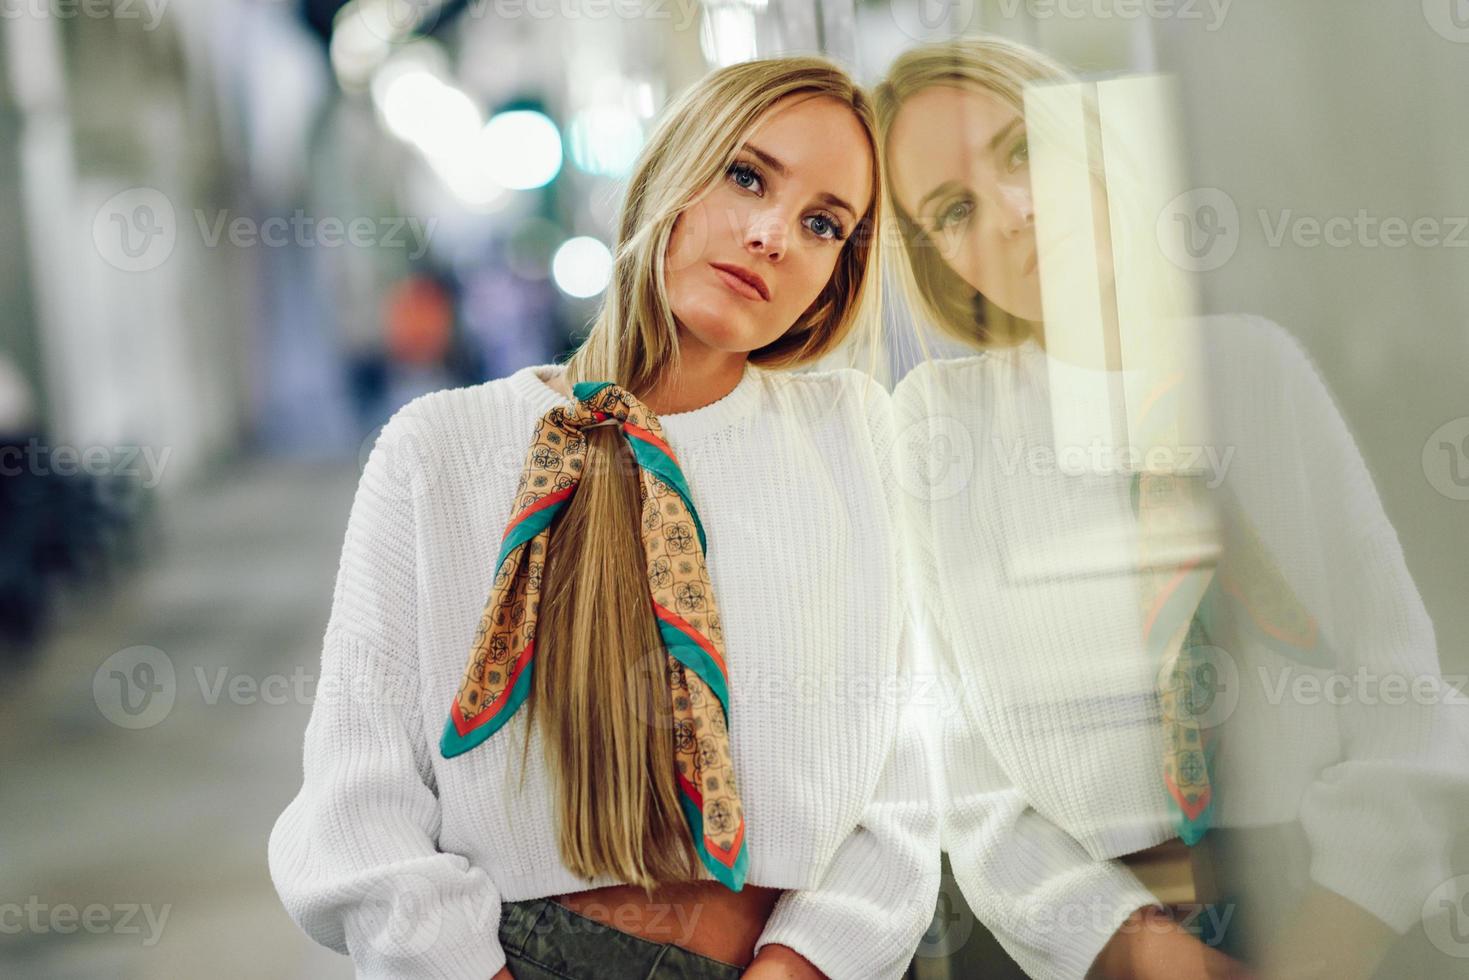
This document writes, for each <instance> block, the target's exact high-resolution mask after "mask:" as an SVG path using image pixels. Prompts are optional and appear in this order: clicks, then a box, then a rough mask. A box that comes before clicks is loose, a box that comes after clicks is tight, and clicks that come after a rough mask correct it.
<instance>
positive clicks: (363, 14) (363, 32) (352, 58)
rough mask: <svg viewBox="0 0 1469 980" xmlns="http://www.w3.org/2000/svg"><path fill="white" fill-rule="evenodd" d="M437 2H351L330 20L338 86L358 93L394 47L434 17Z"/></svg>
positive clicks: (396, 0)
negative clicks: (340, 85) (339, 84)
mask: <svg viewBox="0 0 1469 980" xmlns="http://www.w3.org/2000/svg"><path fill="white" fill-rule="evenodd" d="M442 6H443V3H442V2H441V0H351V2H349V3H347V4H345V5H344V6H343V7H342V9H341V10H338V11H337V15H336V17H334V18H333V19H332V39H331V62H332V69H333V70H334V71H335V72H336V74H337V79H338V81H340V82H341V84H342V87H343V88H345V89H350V90H354V91H356V90H360V89H361V88H362V86H363V85H365V84H367V80H368V79H369V78H371V77H372V73H373V71H375V70H376V69H377V68H378V66H379V65H381V64H382V63H383V62H385V61H386V60H387V59H388V56H389V55H391V54H392V53H393V49H394V47H395V46H396V45H399V44H401V43H402V42H404V41H406V40H408V39H409V38H411V37H412V36H413V35H414V34H415V33H417V32H419V31H421V30H425V29H426V28H427V26H428V25H431V24H432V23H433V21H434V20H436V19H437V18H438V14H439V8H440V7H442Z"/></svg>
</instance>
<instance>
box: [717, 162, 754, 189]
mask: <svg viewBox="0 0 1469 980" xmlns="http://www.w3.org/2000/svg"><path fill="white" fill-rule="evenodd" d="M725 173H726V174H728V175H729V176H730V178H731V179H732V180H734V182H735V184H736V186H739V187H743V188H744V189H745V190H750V185H749V184H741V183H740V181H739V176H738V175H740V174H747V175H749V176H750V177H753V178H754V179H755V180H759V179H760V175H759V174H758V173H756V172H755V168H754V167H748V166H746V165H745V164H743V163H732V164H730V165H729V169H728V170H727V171H725Z"/></svg>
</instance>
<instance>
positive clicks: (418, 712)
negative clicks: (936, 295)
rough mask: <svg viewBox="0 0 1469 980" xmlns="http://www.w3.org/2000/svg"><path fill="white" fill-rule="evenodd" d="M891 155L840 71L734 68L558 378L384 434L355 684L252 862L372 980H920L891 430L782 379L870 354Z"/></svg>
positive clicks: (316, 734) (654, 168)
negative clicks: (858, 347)
mask: <svg viewBox="0 0 1469 980" xmlns="http://www.w3.org/2000/svg"><path fill="white" fill-rule="evenodd" d="M875 154H876V150H875V138H874V127H873V117H872V110H871V108H870V105H869V103H868V101H867V99H866V98H865V97H864V95H863V94H862V92H861V91H860V90H859V89H857V88H856V87H855V86H854V85H853V83H852V81H851V79H850V78H849V77H848V76H847V74H845V73H844V72H843V71H842V69H840V68H839V67H838V66H836V65H835V64H833V63H831V62H829V61H827V60H825V59H822V58H817V57H798V58H781V59H772V60H762V61H752V62H747V63H744V64H739V65H735V66H732V67H727V68H723V69H720V70H718V71H715V72H713V73H712V74H710V75H708V76H707V77H705V78H704V79H703V80H701V81H700V82H699V83H697V84H696V85H694V86H693V87H692V88H690V89H689V90H688V91H686V92H685V93H684V94H683V95H682V96H681V97H680V98H679V99H678V100H677V101H676V102H675V103H674V104H673V105H672V106H670V107H669V108H668V109H667V110H666V112H665V114H664V116H663V117H662V119H661V121H660V122H659V124H658V126H657V127H656V129H655V130H654V132H653V133H652V135H651V137H650V139H649V142H648V144H647V146H646V148H645V149H644V151H643V152H642V155H641V157H640V159H639V160H638V162H637V164H636V166H635V169H634V172H633V174H632V177H631V180H630V183H629V186H628V188H627V194H626V201H625V204H624V209H623V213H622V217H621V223H620V227H619V231H618V242H617V247H616V261H615V265H614V270H613V275H612V281H611V284H610V285H609V287H608V291H607V294H606V297H605V300H604V305H603V307H602V310H601V312H600V315H599V316H598V318H597V319H596V321H595V323H594V325H593V326H592V328H591V330H590V333H589V335H588V336H587V338H586V340H585V342H584V343H583V344H582V345H581V346H580V347H579V348H578V349H577V350H576V351H575V353H574V354H572V355H571V357H570V359H569V360H568V361H567V362H566V363H565V364H552V365H537V366H531V367H526V368H523V369H521V370H520V371H517V372H516V373H514V374H513V375H511V376H510V377H508V378H504V379H501V380H497V381H493V382H489V383H486V384H481V385H477V386H472V387H467V388H460V389H452V390H444V391H439V392H434V393H431V394H428V395H425V396H422V397H420V398H417V399H415V400H414V401H413V402H411V403H410V404H408V405H407V406H405V407H404V408H403V409H401V410H400V411H399V412H398V413H397V414H395V415H394V417H393V418H392V419H391V420H390V421H389V423H388V424H387V426H386V427H385V428H384V430H383V433H382V434H381V436H380V437H379V439H378V442H377V444H376V445H375V447H374V449H373V452H372V454H371V456H370V458H369V459H368V462H367V464H366V467H365V469H364V472H363V475H362V480H361V484H360V486H359V488H358V491H357V496H356V498H355V500H354V503H353V506H352V513H351V516H350V518H349V521H348V528H347V535H346V544H345V548H344V552H343V556H342V561H341V566H340V571H339V573H338V579H337V584H336V589H335V592H334V598H333V604H332V613H331V618H330V621H329V624H328V627H327V631H326V638H325V648H324V651H323V654H322V674H323V686H324V687H325V686H326V684H325V682H326V681H327V680H330V681H332V682H333V683H332V686H333V687H334V688H335V687H337V686H339V685H340V686H342V687H347V688H350V689H351V690H352V691H356V692H359V696H351V695H350V694H349V695H347V696H343V697H333V698H329V699H328V698H318V700H317V701H316V703H315V705H314V707H313V711H312V717H311V721H310V724H309V726H308V728H307V732H306V746H305V779H304V783H303V786H302V788H301V791H300V793H299V795H298V796H297V797H296V798H295V800H294V801H293V802H292V803H291V804H290V806H289V807H288V808H287V809H286V811H285V812H284V813H283V814H282V815H281V817H280V819H279V821H278V822H277V824H276V827H275V829H274V832H273V833H272V835H271V839H270V848H269V854H270V869H271V873H272V876H273V878H274V881H275V884H276V887H277V889H278V890H279V892H280V894H281V896H282V898H283V900H284V903H285V905H286V908H287V910H288V911H289V913H290V915H291V917H292V918H293V919H294V920H295V921H296V922H297V923H299V924H300V926H301V927H302V928H303V929H305V930H306V932H308V933H309V934H310V935H311V937H312V938H314V939H315V940H316V941H317V942H319V943H321V944H323V945H326V946H328V947H330V948H332V949H335V950H337V951H338V952H343V953H348V954H350V955H351V956H352V958H353V960H354V961H355V964H356V967H357V969H358V971H359V974H360V975H363V976H381V977H390V976H391V977H409V976H421V977H428V976H454V977H465V978H471V977H473V978H489V977H497V978H505V977H511V976H513V977H516V978H519V980H526V978H541V977H573V978H593V977H596V978H608V977H628V978H633V977H637V978H642V977H670V978H671V977H681V978H687V977H708V978H733V977H739V976H744V977H766V978H772V977H818V976H830V977H836V978H855V977H862V978H868V977H896V976H899V975H901V974H902V972H903V971H904V969H905V968H906V966H907V963H908V961H909V959H910V957H911V956H912V954H913V952H914V950H915V949H916V947H917V945H918V942H919V938H920V936H921V935H922V933H923V932H924V930H925V928H926V927H927V925H928V923H929V921H930V918H931V916H932V913H933V909H934V904H935V901H936V897H937V891H938V875H939V864H938V862H939V855H938V838H937V833H938V827H937V814H936V811H935V809H934V806H933V803H932V800H931V797H930V794H929V786H928V781H929V776H930V774H931V773H930V770H929V769H928V768H927V766H926V760H925V756H924V753H923V751H922V742H921V739H920V738H919V735H918V729H917V728H916V727H915V723H914V721H913V719H912V718H911V717H910V716H909V715H908V714H907V712H906V711H903V710H900V709H901V708H902V705H901V703H900V700H901V699H900V698H898V697H896V696H894V695H893V694H892V693H891V692H892V691H893V690H894V688H895V685H894V683H893V682H895V681H896V682H901V681H902V678H903V675H904V674H905V672H906V671H907V669H908V666H909V652H908V647H909V638H908V633H907V632H906V629H905V626H904V624H905V620H904V616H903V612H904V609H905V603H904V602H903V601H902V599H901V595H902V588H903V587H902V585H901V582H900V580H899V573H900V570H901V567H902V566H901V563H900V562H899V561H898V560H897V557H896V556H897V549H898V541H897V538H896V534H895V528H894V524H895V513H894V512H895V507H896V503H895V494H894V493H893V490H892V487H891V484H890V481H889V480H888V479H887V475H888V470H887V468H886V464H887V461H888V449H889V447H890V445H891V434H892V433H891V416H890V407H891V406H890V403H889V402H888V400H887V397H886V394H885V392H883V390H882V389H881V388H880V387H879V386H878V385H877V383H876V382H875V381H873V380H871V379H870V378H869V376H868V375H867V374H865V373H863V372H859V371H857V370H855V369H853V368H837V369H826V370H814V371H806V372H795V371H794V370H793V369H795V368H798V367H800V366H803V365H808V364H810V363H811V362H814V361H816V360H817V359H818V358H820V357H822V356H823V355H825V354H827V353H829V352H831V351H833V350H834V349H835V348H837V347H838V345H841V344H842V343H843V342H844V341H848V340H854V339H861V337H862V336H863V335H864V333H865V334H866V335H867V336H869V337H870V330H871V329H872V327H871V324H872V323H873V314H874V308H873V304H874V302H875V300H876V297H875V293H876V286H877V280H876V275H875V272H874V267H875V262H876V260H877V257H876V254H875V251H874V248H875V243H876V239H875V236H874V228H875V225H876V223H877V221H878V218H879V212H880V195H879V189H880V179H881V178H880V173H879V170H878V162H877V159H876V155H875ZM552 515H554V516H552ZM363 691H365V692H367V693H366V694H361V693H360V692H363ZM884 692H887V693H884ZM522 708H523V709H524V710H520V709H522Z"/></svg>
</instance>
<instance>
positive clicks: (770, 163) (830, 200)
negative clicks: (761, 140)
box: [745, 143, 857, 219]
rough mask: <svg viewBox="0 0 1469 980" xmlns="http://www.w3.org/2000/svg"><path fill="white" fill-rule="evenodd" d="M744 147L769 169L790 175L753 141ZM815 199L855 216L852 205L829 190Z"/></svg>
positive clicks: (783, 165) (785, 175)
mask: <svg viewBox="0 0 1469 980" xmlns="http://www.w3.org/2000/svg"><path fill="white" fill-rule="evenodd" d="M745 149H747V150H749V151H750V153H751V154H752V155H754V156H755V157H756V158H757V159H759V161H760V162H761V163H763V164H765V165H766V166H767V167H769V168H770V169H771V170H774V171H775V172H776V173H777V174H779V175H780V176H782V177H788V176H790V171H789V170H788V169H787V168H786V165H785V164H783V163H781V162H780V161H779V160H777V159H776V158H775V157H773V156H771V155H770V154H769V153H767V152H766V151H764V150H762V149H760V147H758V146H756V145H755V144H754V143H746V144H745ZM816 199H817V200H818V201H820V202H821V203H823V204H830V205H831V206H832V207H837V208H843V209H845V210H846V211H847V213H849V214H850V215H851V216H852V217H853V218H854V219H855V218H856V217H857V209H856V208H854V207H852V205H850V204H848V203H847V202H846V201H843V200H842V199H841V198H839V197H837V196H836V195H835V194H833V193H832V192H831V191H822V192H821V193H820V194H817V195H816Z"/></svg>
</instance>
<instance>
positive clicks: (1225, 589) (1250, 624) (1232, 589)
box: [1132, 374, 1335, 846]
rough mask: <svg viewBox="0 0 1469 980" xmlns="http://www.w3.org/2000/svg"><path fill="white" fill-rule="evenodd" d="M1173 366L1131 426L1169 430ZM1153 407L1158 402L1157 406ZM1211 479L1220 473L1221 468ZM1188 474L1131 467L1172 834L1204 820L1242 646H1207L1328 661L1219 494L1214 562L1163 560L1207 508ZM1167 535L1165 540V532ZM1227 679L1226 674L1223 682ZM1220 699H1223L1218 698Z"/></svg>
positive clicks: (1264, 552) (1312, 624) (1305, 613)
mask: <svg viewBox="0 0 1469 980" xmlns="http://www.w3.org/2000/svg"><path fill="white" fill-rule="evenodd" d="M1182 382H1183V378H1182V375H1181V374H1174V375H1172V376H1171V377H1169V378H1167V379H1165V381H1164V382H1163V384H1162V386H1161V390H1160V391H1159V392H1158V393H1157V395H1156V396H1155V397H1153V398H1151V399H1149V401H1148V402H1147V404H1146V406H1145V408H1144V410H1143V415H1142V421H1143V422H1144V423H1151V424H1150V425H1148V424H1145V425H1144V426H1141V427H1140V429H1141V430H1142V431H1145V432H1146V433H1147V438H1155V437H1162V438H1163V439H1164V444H1167V443H1166V440H1167V438H1168V437H1169V436H1170V435H1172V436H1176V431H1175V432H1172V433H1170V431H1169V428H1168V424H1169V422H1170V421H1171V420H1172V419H1173V417H1174V415H1175V410H1174V409H1173V408H1172V407H1171V406H1169V405H1168V402H1169V400H1170V396H1176V395H1177V393H1178V391H1179V389H1180V388H1181V387H1182ZM1159 406H1164V407H1163V408H1162V409H1161V410H1159ZM1221 476H1222V474H1221ZM1206 494H1207V489H1206V487H1205V486H1204V484H1203V481H1202V479H1201V478H1200V477H1199V476H1197V475H1186V474H1173V473H1135V474H1134V475H1133V483H1132V507H1133V513H1134V514H1135V515H1136V516H1137V518H1138V531H1139V546H1140V547H1139V550H1140V566H1141V572H1142V575H1141V583H1142V588H1141V595H1140V598H1141V602H1142V611H1141V612H1142V631H1143V643H1144V647H1145V649H1146V650H1147V653H1148V654H1149V656H1150V658H1151V662H1152V663H1154V664H1156V665H1157V666H1158V674H1157V679H1158V695H1159V701H1160V706H1161V713H1162V718H1163V725H1164V732H1163V736H1164V737H1163V746H1164V748H1163V773H1162V775H1163V783H1164V786H1165V788H1166V790H1167V795H1168V802H1169V809H1170V810H1171V811H1172V814H1173V820H1174V827H1175V829H1176V830H1177V832H1178V836H1179V837H1180V838H1181V839H1182V840H1183V842H1184V843H1185V844H1188V845H1190V846H1192V845H1194V844H1196V843H1198V842H1199V841H1200V840H1201V839H1202V838H1203V837H1204V835H1205V833H1206V832H1207V831H1208V829H1209V827H1210V826H1211V825H1212V824H1213V821H1214V809H1215V807H1214V804H1215V802H1216V800H1215V795H1214V782H1215V779H1214V773H1215V765H1214V761H1215V754H1216V751H1217V748H1218V734H1219V733H1218V732H1217V731H1216V729H1217V728H1218V726H1219V725H1220V724H1221V723H1222V722H1223V721H1224V720H1225V717H1227V715H1228V713H1229V710H1230V708H1231V707H1232V705H1231V704H1230V703H1229V701H1228V700H1227V698H1228V696H1229V695H1231V694H1233V695H1234V696H1236V697H1237V696H1238V695H1237V693H1235V692H1231V691H1228V690H1227V687H1228V685H1229V684H1231V683H1238V678H1237V674H1238V672H1237V670H1236V669H1235V662H1234V658H1235V657H1236V656H1237V655H1239V654H1240V653H1242V651H1241V650H1234V651H1232V652H1231V651H1229V650H1225V649H1222V648H1220V647H1219V646H1218V644H1219V643H1221V642H1225V638H1226V637H1232V638H1233V640H1231V641H1229V642H1239V641H1240V640H1241V639H1242V638H1248V639H1249V641H1250V642H1253V643H1257V644H1259V645H1261V646H1263V647H1265V648H1267V649H1270V650H1272V651H1274V652H1276V653H1278V654H1281V655H1284V656H1287V657H1290V658H1291V659H1293V660H1296V661H1297V662H1300V663H1304V664H1308V665H1311V666H1317V667H1323V666H1330V665H1332V664H1333V663H1334V662H1335V655H1334V653H1333V652H1332V651H1331V649H1330V648H1329V647H1328V646H1327V645H1326V644H1325V642H1324V640H1323V637H1322V635H1321V631H1320V627H1319V625H1318V623H1317V621H1316V618H1315V616H1313V615H1312V614H1311V611H1310V610H1309V609H1308V608H1307V607H1306V605H1305V604H1304V603H1303V602H1301V600H1300V599H1299V598H1298V597H1297V595H1296V593H1295V591H1294V590H1293V589H1292V588H1291V586H1290V584H1289V583H1288V582H1287V581H1286V578H1285V576H1284V575H1283V574H1282V573H1281V571H1280V568H1279V566H1278V565H1277V564H1276V562H1275V561H1274V560H1273V558H1272V556H1271V555H1270V550H1269V548H1268V547H1267V546H1266V544H1265V542H1264V541H1262V540H1261V539H1260V536H1259V534H1258V533H1257V532H1256V531H1255V529H1254V527H1253V526H1252V525H1251V523H1250V522H1249V520H1248V519H1246V518H1245V516H1244V511H1243V508H1241V507H1240V506H1238V504H1237V502H1235V501H1234V500H1233V498H1232V497H1231V495H1230V494H1229V493H1228V492H1221V493H1220V494H1219V496H1220V502H1221V504H1222V506H1221V507H1220V508H1219V509H1220V511H1222V513H1221V514H1220V517H1221V518H1222V519H1223V521H1224V524H1223V525H1222V529H1223V530H1224V531H1225V533H1224V534H1222V535H1221V537H1220V540H1219V543H1220V544H1221V545H1223V549H1222V551H1221V552H1220V554H1219V555H1218V557H1217V560H1205V561H1199V560H1194V561H1186V562H1183V563H1177V562H1176V560H1174V561H1170V558H1169V556H1168V555H1167V554H1166V551H1167V548H1168V547H1169V545H1170V544H1171V543H1173V542H1175V541H1177V540H1178V539H1177V538H1176V537H1175V535H1179V534H1187V533H1189V531H1190V530H1191V529H1193V528H1195V527H1196V525H1194V524H1193V523H1192V522H1193V519H1194V518H1196V516H1197V515H1198V514H1199V513H1200V511H1201V509H1202V508H1204V507H1206V506H1208V501H1207V500H1206ZM1170 539H1171V540H1170ZM1231 678H1232V679H1231ZM1221 697H1224V698H1226V700H1224V701H1222V702H1221V701H1220V698H1221Z"/></svg>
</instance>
